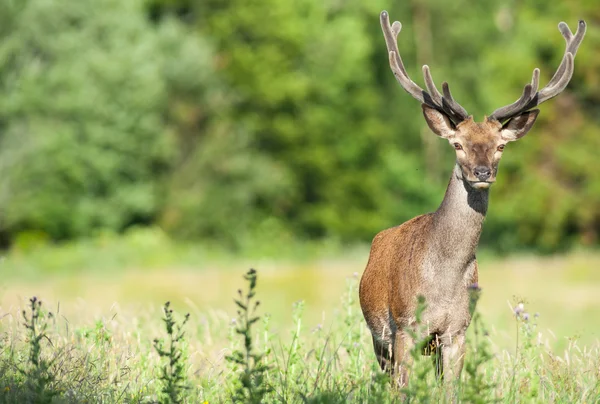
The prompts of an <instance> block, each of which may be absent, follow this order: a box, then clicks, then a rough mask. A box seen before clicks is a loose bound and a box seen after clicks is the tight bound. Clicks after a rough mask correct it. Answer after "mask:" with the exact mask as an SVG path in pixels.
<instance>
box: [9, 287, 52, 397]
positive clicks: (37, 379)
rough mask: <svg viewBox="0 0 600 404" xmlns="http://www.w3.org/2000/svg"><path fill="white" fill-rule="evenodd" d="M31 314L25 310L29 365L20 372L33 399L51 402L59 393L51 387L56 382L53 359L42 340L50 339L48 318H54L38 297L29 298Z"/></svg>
mask: <svg viewBox="0 0 600 404" xmlns="http://www.w3.org/2000/svg"><path fill="white" fill-rule="evenodd" d="M29 312H30V313H29V314H28V313H27V310H23V312H22V314H23V320H24V323H23V325H24V326H25V329H26V333H27V340H28V344H29V356H28V359H27V366H26V367H25V368H20V367H19V368H18V371H19V373H21V375H23V376H24V377H25V381H26V384H27V385H28V386H27V391H29V392H30V393H31V395H32V396H33V397H31V399H32V400H33V401H34V402H36V403H50V402H51V401H52V398H53V397H54V396H57V395H58V394H59V391H56V390H54V389H52V388H51V385H52V384H53V383H54V381H55V380H54V379H55V377H54V374H53V373H52V371H51V369H50V368H51V366H52V360H47V359H45V358H44V356H43V354H42V353H43V352H42V350H43V345H42V341H43V340H47V341H50V338H49V337H48V335H47V330H48V319H50V318H52V317H53V315H52V313H51V312H48V313H45V312H44V311H43V310H42V301H41V300H38V298H37V297H35V296H34V297H32V298H31V299H29Z"/></svg>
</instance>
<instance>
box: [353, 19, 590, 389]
mask: <svg viewBox="0 0 600 404" xmlns="http://www.w3.org/2000/svg"><path fill="white" fill-rule="evenodd" d="M380 20H381V28H382V30H383V35H384V37H385V42H386V44H387V50H388V55H389V62H390V67H391V69H392V72H393V73H394V76H396V79H397V80H398V82H399V83H400V85H401V86H402V88H404V90H405V91H406V92H408V93H409V94H410V95H412V96H413V97H414V98H416V99H417V100H418V101H419V102H420V103H421V107H422V109H423V115H424V116H425V121H426V122H427V125H428V126H429V128H430V129H431V130H432V131H433V133H435V134H436V135H438V136H440V137H443V138H444V139H447V140H448V141H449V142H450V144H451V145H452V146H453V147H454V149H455V150H456V164H455V166H454V169H453V171H452V175H451V176H450V182H449V184H448V188H447V189H446V194H445V196H444V200H443V201H442V203H441V205H440V207H439V208H438V209H437V210H436V211H435V212H433V213H428V214H425V215H422V216H418V217H416V218H414V219H412V220H409V221H408V222H406V223H404V224H402V225H400V226H396V227H392V228H391V229H387V230H384V231H382V232H380V233H379V234H377V235H376V236H375V238H374V239H373V244H372V246H371V253H370V256H369V261H368V263H367V267H366V269H365V272H364V274H363V276H362V279H361V281H360V304H361V308H362V311H363V315H364V317H365V320H366V322H367V325H368V327H369V329H370V331H371V334H372V336H373V347H374V350H375V355H376V356H377V360H378V362H379V364H380V366H381V368H382V369H383V370H387V371H389V372H391V373H392V374H393V376H394V379H395V380H396V382H397V383H398V384H399V385H400V386H402V385H404V384H406V383H407V377H408V373H407V367H408V365H409V361H410V355H407V352H408V350H409V349H410V348H411V346H414V345H413V344H414V341H412V340H411V338H410V336H409V335H408V334H407V333H406V330H407V329H412V330H414V331H416V325H415V310H416V307H417V296H423V297H424V298H425V302H426V305H427V307H426V309H425V311H424V312H423V322H424V324H425V325H426V326H427V328H428V331H427V333H428V334H429V335H423V336H422V337H423V338H427V337H431V338H433V339H434V341H437V342H438V346H437V348H438V349H439V351H438V352H439V353H440V354H441V360H440V361H439V364H438V366H436V367H437V374H438V376H439V377H443V376H444V373H445V376H446V379H450V380H452V379H454V378H457V377H459V376H460V372H461V370H462V366H463V360H464V354H465V332H466V330H467V327H468V326H469V323H470V322H471V315H470V313H469V293H468V288H469V286H470V285H473V284H476V283H477V277H478V275H477V261H476V258H475V250H476V248H477V244H478V243H479V236H480V234H481V229H482V225H483V220H484V218H485V215H486V212H487V207H488V197H489V188H490V186H491V185H492V184H493V183H494V181H495V180H496V174H497V172H498V163H499V161H500V158H501V157H502V151H503V150H504V146H505V144H506V143H508V142H512V141H515V140H517V139H520V138H521V137H523V136H525V134H526V133H527V132H528V131H529V130H530V129H531V127H532V125H533V123H534V122H535V119H536V117H537V115H538V113H539V110H538V109H533V108H534V107H536V106H537V105H539V104H541V103H542V102H544V101H547V100H549V99H550V98H552V97H554V96H556V95H558V94H559V93H560V92H561V91H563V90H564V89H565V87H566V86H567V84H568V83H569V80H570V79H571V76H572V75H573V60H574V58H575V54H576V53H577V48H578V47H579V45H580V43H581V41H582V39H583V36H584V34H585V29H586V25H585V22H584V21H579V26H578V28H577V32H576V33H575V35H573V33H572V32H571V30H570V29H569V27H568V26H567V24H565V23H564V22H561V23H560V24H559V25H558V29H559V30H560V32H561V34H562V36H563V37H564V38H565V40H566V42H567V46H566V50H565V54H564V57H563V59H562V62H561V63H560V65H559V67H558V70H557V71H556V73H555V74H554V76H553V77H552V79H551V80H550V82H549V83H548V84H547V85H546V86H545V87H544V88H542V89H541V90H539V91H538V84H539V76H540V71H539V69H535V70H534V71H533V78H532V80H531V83H530V84H527V85H526V86H525V88H524V90H523V94H522V95H521V97H520V98H519V99H518V100H517V101H515V102H514V103H512V104H510V105H507V106H504V107H502V108H499V109H497V110H495V111H494V112H493V113H492V114H491V115H490V116H489V117H487V118H485V120H484V121H483V122H481V123H479V122H474V121H473V117H472V116H469V114H468V113H467V111H466V110H465V109H464V108H463V107H462V106H460V105H459V104H458V103H457V102H456V101H455V100H454V98H452V95H451V94H450V89H449V88H448V84H447V83H443V84H442V93H440V92H439V91H438V89H437V88H436V86H435V84H434V82H433V79H432V77H431V73H430V72H429V67H428V66H427V65H425V66H423V75H424V79H425V85H426V87H427V91H425V90H423V89H422V88H421V87H419V86H418V85H417V84H415V82H413V81H412V80H411V79H410V77H409V76H408V74H407V72H406V69H405V67H404V64H403V63H402V59H401V57H400V52H399V51H398V43H397V36H398V34H399V33H400V29H401V28H402V25H401V24H400V23H399V22H397V21H396V22H394V23H393V24H392V25H390V22H389V17H388V13H387V12H386V11H383V12H382V13H381V16H380Z"/></svg>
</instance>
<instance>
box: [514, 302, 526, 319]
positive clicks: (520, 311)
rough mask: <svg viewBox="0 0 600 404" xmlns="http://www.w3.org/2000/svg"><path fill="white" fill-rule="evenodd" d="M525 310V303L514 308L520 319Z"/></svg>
mask: <svg viewBox="0 0 600 404" xmlns="http://www.w3.org/2000/svg"><path fill="white" fill-rule="evenodd" d="M524 309H525V306H524V305H523V303H519V304H517V305H516V306H515V308H514V311H515V315H516V316H517V317H518V316H519V314H521V313H523V310H524Z"/></svg>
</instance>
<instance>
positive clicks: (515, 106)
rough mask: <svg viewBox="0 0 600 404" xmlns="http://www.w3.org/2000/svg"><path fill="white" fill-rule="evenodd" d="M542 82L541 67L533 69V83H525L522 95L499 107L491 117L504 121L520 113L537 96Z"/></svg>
mask: <svg viewBox="0 0 600 404" xmlns="http://www.w3.org/2000/svg"><path fill="white" fill-rule="evenodd" d="M539 84H540V69H538V68H537V67H536V68H535V69H533V76H532V77H531V84H527V85H525V87H524V88H523V93H522V94H521V97H520V98H519V99H518V100H516V101H515V102H513V103H512V104H509V105H506V106H504V107H501V108H498V109H497V110H495V111H494V112H492V114H491V115H490V119H496V120H498V121H502V120H503V119H506V118H507V117H510V116H513V115H516V114H518V113H519V112H520V111H522V110H523V108H526V107H527V106H528V105H529V104H530V103H531V101H532V100H533V99H534V98H535V96H536V94H537V90H538V87H539Z"/></svg>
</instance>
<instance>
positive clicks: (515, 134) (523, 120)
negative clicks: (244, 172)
mask: <svg viewBox="0 0 600 404" xmlns="http://www.w3.org/2000/svg"><path fill="white" fill-rule="evenodd" d="M539 113H540V110H539V109H532V110H531V111H527V112H524V113H522V114H521V115H517V116H515V117H514V118H510V120H509V121H508V122H506V123H505V124H504V125H503V126H502V129H501V131H500V133H501V135H502V139H504V140H506V141H507V142H512V141H514V140H518V139H521V138H522V137H523V136H525V135H526V134H527V132H529V129H531V127H532V126H533V124H534V123H535V119H536V118H537V116H538V114H539Z"/></svg>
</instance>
